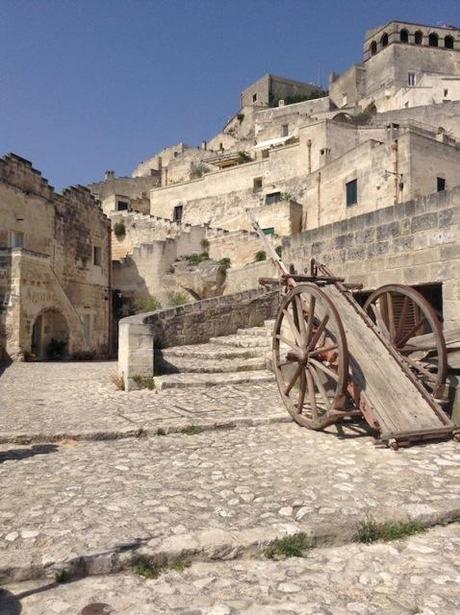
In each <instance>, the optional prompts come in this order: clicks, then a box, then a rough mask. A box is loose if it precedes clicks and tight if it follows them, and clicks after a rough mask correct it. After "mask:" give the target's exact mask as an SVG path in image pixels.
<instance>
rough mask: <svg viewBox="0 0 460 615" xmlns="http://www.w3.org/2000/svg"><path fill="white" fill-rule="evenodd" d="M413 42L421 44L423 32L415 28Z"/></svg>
mask: <svg viewBox="0 0 460 615" xmlns="http://www.w3.org/2000/svg"><path fill="white" fill-rule="evenodd" d="M414 43H415V44H416V45H421V44H422V43H423V32H422V31H421V30H417V32H415V34H414Z"/></svg>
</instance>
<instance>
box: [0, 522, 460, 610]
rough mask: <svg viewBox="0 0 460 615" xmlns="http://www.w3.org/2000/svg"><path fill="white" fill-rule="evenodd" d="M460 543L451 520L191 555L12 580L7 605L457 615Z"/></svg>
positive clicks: (2, 600)
mask: <svg viewBox="0 0 460 615" xmlns="http://www.w3.org/2000/svg"><path fill="white" fill-rule="evenodd" d="M459 550H460V526H459V525H457V524H454V525H450V526H448V527H443V528H435V529H432V530H430V531H429V532H427V533H424V534H420V535H417V536H413V537H411V538H410V539H407V540H401V541H397V542H392V543H380V544H373V545H369V546H366V545H360V544H351V545H346V546H343V547H336V548H328V549H312V550H311V551H309V552H308V553H307V554H306V556H305V558H292V559H288V560H284V561H267V560H235V561H230V562H212V563H209V562H208V563H206V562H194V563H193V564H192V566H191V567H190V568H187V569H185V570H184V571H183V572H172V571H170V572H167V573H166V574H163V575H162V576H160V577H159V578H157V579H148V580H147V579H144V578H142V577H139V576H137V575H135V574H133V573H131V572H128V573H123V574H117V575H113V576H100V577H90V578H86V579H82V580H80V581H76V582H73V583H68V584H64V585H58V586H56V585H50V584H48V585H47V584H46V582H45V583H44V582H43V581H41V582H39V583H37V582H35V583H31V582H29V583H22V584H16V585H10V586H7V587H6V588H5V589H4V591H3V594H2V591H1V590H0V611H1V613H2V615H18V614H19V613H21V614H22V615H54V614H60V615H78V614H80V613H81V612H82V609H83V608H84V607H85V606H88V605H89V604H94V603H100V604H101V603H102V604H106V605H108V608H107V609H106V613H111V614H112V615H156V614H160V613H161V614H174V613H181V614H184V615H238V614H241V615H259V614H260V613H264V614H268V615H278V614H279V613H285V614H287V615H350V614H356V615H381V614H383V613H385V614H388V615H399V614H401V615H402V614H404V615H414V614H415V613H419V614H422V615H441V614H442V615H453V614H454V613H458V604H459V603H460V559H459V557H458V553H459ZM2 608H3V610H2ZM21 608H22V610H20V609H21Z"/></svg>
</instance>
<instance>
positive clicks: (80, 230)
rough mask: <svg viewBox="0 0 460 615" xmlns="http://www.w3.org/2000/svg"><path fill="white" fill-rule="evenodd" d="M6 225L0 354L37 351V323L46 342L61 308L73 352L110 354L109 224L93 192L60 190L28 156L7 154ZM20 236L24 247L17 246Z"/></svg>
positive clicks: (0, 176) (3, 168)
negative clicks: (60, 191) (48, 330)
mask: <svg viewBox="0 0 460 615" xmlns="http://www.w3.org/2000/svg"><path fill="white" fill-rule="evenodd" d="M0 229H1V230H0V250H1V253H2V258H1V259H0V260H1V263H0V305H1V306H2V310H1V311H0V317H1V320H2V324H0V330H1V331H0V353H3V354H7V355H9V356H11V357H13V358H22V357H23V356H25V355H27V354H29V353H31V351H32V343H33V336H34V326H35V325H36V324H37V328H36V329H37V330H38V328H39V329H40V335H39V334H38V333H37V330H36V331H35V335H36V336H37V337H36V340H35V341H36V342H37V343H38V341H39V339H38V338H40V339H41V340H42V342H43V340H45V339H46V335H47V328H48V329H50V330H51V328H52V327H51V324H52V321H55V320H56V318H55V316H56V314H59V319H61V320H62V319H64V320H65V327H64V328H66V329H67V333H66V338H67V349H68V351H69V352H70V353H75V352H81V351H91V352H94V353H96V354H98V355H102V354H106V353H107V351H108V346H109V340H110V305H111V297H110V292H111V291H110V261H111V259H110V236H109V231H110V224H109V221H108V220H107V218H106V216H105V215H104V214H103V212H102V210H101V208H100V207H99V206H98V204H97V203H96V201H95V200H94V198H93V197H92V196H91V194H90V192H89V191H88V190H87V189H86V188H83V187H82V186H77V187H72V188H68V189H66V190H64V192H63V194H62V195H60V194H57V193H55V192H54V189H53V188H52V187H51V186H49V184H48V182H47V181H46V180H45V179H44V178H42V177H41V174H40V173H39V172H38V171H37V170H36V169H34V168H33V167H32V164H31V163H30V162H28V161H27V160H24V159H22V158H20V157H19V156H15V155H9V156H6V157H4V158H2V159H1V160H0ZM18 237H20V238H21V242H22V246H17V247H15V241H16V240H17V238H18ZM95 251H96V260H97V262H95ZM38 323H42V324H40V327H38ZM50 327H51V328H50ZM40 336H41V337H40ZM40 346H41V347H42V346H43V343H41V344H40ZM41 350H42V351H43V348H41Z"/></svg>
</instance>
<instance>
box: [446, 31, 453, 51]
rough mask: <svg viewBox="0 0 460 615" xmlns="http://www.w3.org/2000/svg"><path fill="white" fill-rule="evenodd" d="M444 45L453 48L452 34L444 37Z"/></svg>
mask: <svg viewBox="0 0 460 615" xmlns="http://www.w3.org/2000/svg"><path fill="white" fill-rule="evenodd" d="M444 47H445V48H446V49H453V48H454V37H453V36H450V34H448V35H447V36H445V37H444Z"/></svg>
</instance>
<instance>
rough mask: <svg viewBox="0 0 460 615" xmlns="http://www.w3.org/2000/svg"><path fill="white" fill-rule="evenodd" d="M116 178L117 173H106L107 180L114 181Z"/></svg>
mask: <svg viewBox="0 0 460 615" xmlns="http://www.w3.org/2000/svg"><path fill="white" fill-rule="evenodd" d="M114 177H115V171H106V172H105V179H106V180H108V179H114Z"/></svg>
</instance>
